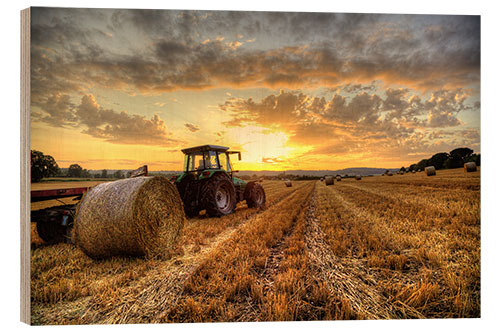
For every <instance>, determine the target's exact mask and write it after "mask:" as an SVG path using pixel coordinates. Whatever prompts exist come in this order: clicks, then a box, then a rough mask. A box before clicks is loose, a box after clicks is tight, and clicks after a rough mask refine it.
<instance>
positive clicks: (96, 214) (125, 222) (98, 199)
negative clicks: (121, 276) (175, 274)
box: [74, 177, 185, 259]
mask: <svg viewBox="0 0 500 333" xmlns="http://www.w3.org/2000/svg"><path fill="white" fill-rule="evenodd" d="M184 220H185V217H184V209H183V205H182V201H181V198H180V196H179V193H178V192H177V189H176V188H175V185H173V184H172V183H171V182H170V181H168V179H167V178H165V177H137V178H128V179H122V180H117V181H114V182H109V183H102V184H99V185H97V186H95V187H93V188H92V189H90V190H89V191H88V192H87V194H86V195H85V196H84V197H83V199H82V200H81V202H80V204H79V206H78V208H77V215H76V219H75V222H74V239H75V244H76V245H78V247H80V248H81V249H82V250H83V252H85V254H87V255H88V256H89V257H91V258H94V259H102V258H106V257H111V256H117V255H119V256H146V257H147V258H153V257H158V258H165V257H168V256H169V254H170V252H171V250H172V249H173V248H174V247H175V245H176V243H177V239H178V237H179V235H180V232H181V229H182V227H183V225H184Z"/></svg>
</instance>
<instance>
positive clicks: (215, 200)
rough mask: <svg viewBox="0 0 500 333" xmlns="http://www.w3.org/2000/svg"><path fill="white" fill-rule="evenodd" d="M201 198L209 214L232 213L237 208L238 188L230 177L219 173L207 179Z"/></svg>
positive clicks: (221, 214)
mask: <svg viewBox="0 0 500 333" xmlns="http://www.w3.org/2000/svg"><path fill="white" fill-rule="evenodd" d="M201 194H202V195H201V198H202V202H203V206H204V208H205V209H206V211H207V214H208V215H209V216H223V215H227V214H230V213H232V212H233V211H234V209H235V208H236V190H235V188H234V185H233V183H232V182H231V180H230V179H229V177H227V176H225V175H223V174H218V175H214V176H212V178H210V179H207V180H206V183H205V184H204V185H203V188H202V193H201Z"/></svg>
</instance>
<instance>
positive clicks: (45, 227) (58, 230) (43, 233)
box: [36, 220, 67, 244]
mask: <svg viewBox="0 0 500 333" xmlns="http://www.w3.org/2000/svg"><path fill="white" fill-rule="evenodd" d="M66 228H67V227H65V226H62V225H60V224H59V223H55V222H53V221H50V220H41V221H38V222H36V231H37V233H38V236H40V238H41V239H42V240H43V241H44V242H45V243H47V244H56V243H61V242H64V241H65V238H66V237H65V236H66V232H67V230H66Z"/></svg>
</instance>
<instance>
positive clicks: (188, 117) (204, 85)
mask: <svg viewBox="0 0 500 333" xmlns="http://www.w3.org/2000/svg"><path fill="white" fill-rule="evenodd" d="M479 27H480V19H479V17H478V16H456V15H454V16H451V15H450V16H443V15H382V14H376V15H375V14H335V13H285V12H283V13H269V12H223V11H167V10H119V9H63V8H60V9H57V8H33V10H32V53H31V63H32V72H31V79H32V81H31V84H32V91H31V101H32V106H31V121H32V123H31V126H32V127H31V147H32V149H36V150H40V151H42V152H44V153H45V154H49V155H52V156H53V157H54V158H55V159H56V161H57V162H58V164H59V166H60V167H68V166H69V165H70V164H73V163H78V164H80V165H81V166H82V167H84V168H86V169H94V170H99V169H134V168H137V167H138V166H141V165H143V164H147V165H148V166H149V167H150V169H151V170H180V169H181V168H182V153H181V152H180V150H181V149H182V148H186V147H190V146H197V145H203V144H218V145H224V146H229V147H230V148H231V149H232V150H241V151H242V160H241V161H236V160H235V161H234V165H235V168H237V169H239V170H298V169H303V170H321V169H331V170H333V169H341V168H347V167H382V168H392V167H400V166H402V165H409V164H411V163H415V162H417V161H418V160H420V159H422V158H427V157H429V156H431V155H432V154H435V153H437V152H442V151H445V152H446V151H450V150H452V149H454V148H457V147H469V148H471V149H473V150H474V152H476V153H480V148H481V147H480V107H481V105H480V63H479V62H480V61H479V59H480V34H479Z"/></svg>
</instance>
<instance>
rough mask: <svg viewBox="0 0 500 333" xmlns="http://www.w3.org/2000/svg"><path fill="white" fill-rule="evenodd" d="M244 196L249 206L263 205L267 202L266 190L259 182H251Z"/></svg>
mask: <svg viewBox="0 0 500 333" xmlns="http://www.w3.org/2000/svg"><path fill="white" fill-rule="evenodd" d="M243 196H244V197H245V200H246V202H247V205H248V207H249V208H252V207H261V206H264V204H265V203H266V192H264V188H263V187H262V185H260V184H259V183H255V182H249V183H248V184H247V186H246V188H245V193H244V195H243Z"/></svg>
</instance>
